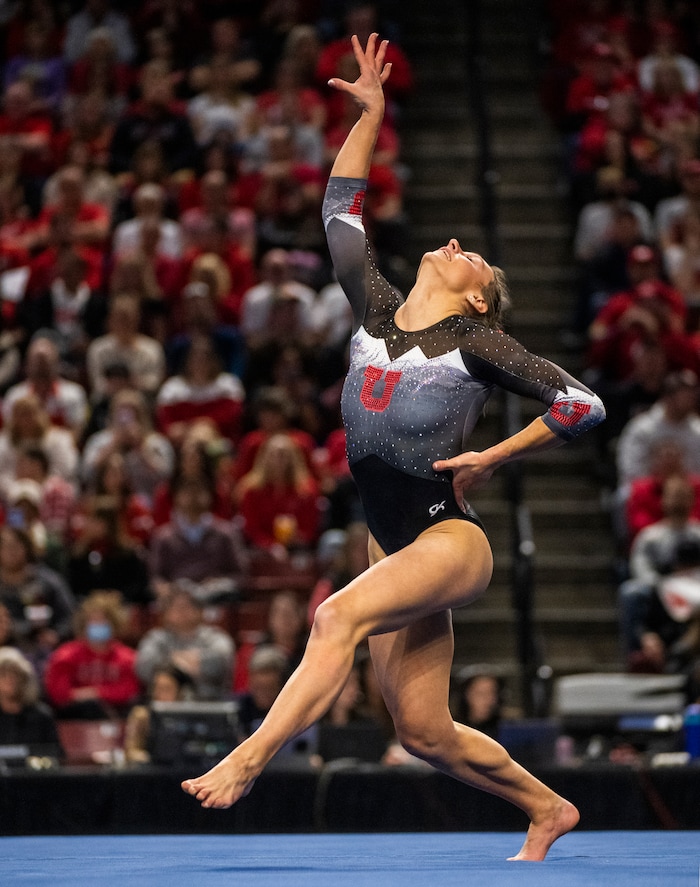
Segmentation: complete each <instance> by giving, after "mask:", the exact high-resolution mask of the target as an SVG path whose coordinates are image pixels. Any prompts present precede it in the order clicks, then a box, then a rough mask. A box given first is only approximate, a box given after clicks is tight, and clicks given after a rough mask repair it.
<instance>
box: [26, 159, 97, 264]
mask: <svg viewBox="0 0 700 887" xmlns="http://www.w3.org/2000/svg"><path fill="white" fill-rule="evenodd" d="M83 188H84V176H83V171H82V170H81V169H80V168H79V167H77V166H65V167H63V169H62V170H61V172H60V174H59V177H58V180H57V189H56V202H55V203H51V204H48V205H46V206H44V208H43V209H42V211H41V213H40V214H39V217H38V219H37V221H36V225H35V226H34V228H33V230H31V231H30V232H29V235H28V240H29V244H28V245H29V248H30V249H34V250H36V249H41V248H43V247H48V246H50V245H51V242H52V240H53V236H52V222H53V220H54V219H60V220H61V222H62V224H63V225H65V226H66V228H67V236H68V238H69V240H70V243H71V244H72V245H73V246H76V247H79V248H80V249H81V250H82V251H83V255H84V256H85V257H86V258H89V260H90V265H91V267H92V268H95V270H96V269H97V268H99V267H100V265H101V263H102V260H103V258H104V254H105V250H106V248H107V239H108V237H109V213H108V212H107V210H106V209H105V207H104V206H102V205H100V204H98V203H88V202H87V201H86V200H85V198H84V193H83Z"/></svg>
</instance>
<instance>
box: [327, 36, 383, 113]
mask: <svg viewBox="0 0 700 887" xmlns="http://www.w3.org/2000/svg"><path fill="white" fill-rule="evenodd" d="M378 40H379V35H378V34H370V35H369V38H368V40H367V46H366V47H365V49H362V47H361V46H360V41H359V40H358V39H357V37H356V36H355V35H354V34H353V36H352V51H353V53H354V54H355V59H356V61H357V64H358V67H359V68H360V76H359V77H358V78H357V80H355V82H354V83H349V82H348V81H347V80H341V79H340V78H339V77H332V78H331V79H330V80H329V81H328V85H329V86H332V87H333V88H334V89H338V90H340V91H341V92H347V93H348V94H349V95H351V96H352V97H353V98H354V99H355V101H356V102H357V104H358V105H359V106H360V107H361V108H362V110H363V111H378V112H380V113H382V114H383V113H384V89H383V86H384V84H385V83H386V81H387V79H388V77H389V74H390V73H391V62H387V63H386V64H385V63H384V57H385V55H386V48H387V46H388V45H389V41H388V40H382V41H381V42H380V43H379V47H377V41H378Z"/></svg>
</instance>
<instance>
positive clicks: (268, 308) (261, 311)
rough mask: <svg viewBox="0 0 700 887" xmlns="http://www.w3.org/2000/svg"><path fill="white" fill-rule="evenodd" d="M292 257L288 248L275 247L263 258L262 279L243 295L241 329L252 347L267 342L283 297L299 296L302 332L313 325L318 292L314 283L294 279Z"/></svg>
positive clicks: (298, 308)
mask: <svg viewBox="0 0 700 887" xmlns="http://www.w3.org/2000/svg"><path fill="white" fill-rule="evenodd" d="M292 274H293V268H292V264H291V257H290V255H289V253H288V252H287V251H286V250H283V249H271V250H269V251H268V252H267V253H265V255H264V256H263V257H262V259H261V262H260V283H258V284H256V285H255V286H254V287H252V288H251V289H250V290H248V292H247V293H246V294H245V295H244V297H243V303H242V306H241V330H242V331H243V334H244V336H245V337H246V341H247V342H248V344H249V347H252V348H255V347H258V346H259V345H261V344H263V343H264V342H265V341H266V340H267V339H268V338H269V336H270V326H271V323H272V315H273V313H274V311H275V308H276V307H277V306H278V305H279V303H280V302H281V301H283V300H284V299H285V298H286V299H295V300H296V302H297V303H298V307H297V308H296V314H297V319H298V326H299V328H300V330H301V331H302V333H305V334H307V335H308V334H310V332H311V330H312V329H313V318H312V313H311V309H312V306H313V304H314V299H315V292H314V290H313V289H311V287H309V286H306V285H305V284H303V283H299V282H298V281H296V280H294V279H293V276H292Z"/></svg>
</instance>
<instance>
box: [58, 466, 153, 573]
mask: <svg viewBox="0 0 700 887" xmlns="http://www.w3.org/2000/svg"><path fill="white" fill-rule="evenodd" d="M95 500H102V501H104V502H109V503H111V504H113V505H114V507H115V509H116V511H117V518H118V521H119V539H121V540H126V543H127V545H129V546H131V545H142V546H147V545H148V542H149V541H150V538H151V533H152V532H153V526H154V521H153V515H152V512H151V507H150V505H149V502H148V500H147V499H146V497H145V496H143V495H140V494H139V493H135V492H134V491H133V490H132V489H131V486H130V484H129V478H128V476H127V473H126V465H125V462H124V456H123V455H122V454H121V453H118V452H111V453H109V454H108V455H107V456H106V457H105V458H104V459H103V460H102V461H101V462H100V463H99V464H98V465H97V467H96V471H95V480H94V484H93V485H91V486H90V487H89V488H88V489H87V490H86V492H85V498H84V501H83V505H84V506H87V509H86V510H87V513H86V511H85V510H83V511H82V512H80V511H79V512H78V513H77V514H75V515H74V517H73V519H72V520H71V529H72V532H73V533H74V534H76V535H78V536H80V535H82V533H83V530H84V523H85V521H86V520H89V516H88V515H89V513H90V511H91V509H92V506H93V503H94V501H95ZM93 559H94V558H93Z"/></svg>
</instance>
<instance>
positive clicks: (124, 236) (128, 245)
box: [112, 182, 183, 259]
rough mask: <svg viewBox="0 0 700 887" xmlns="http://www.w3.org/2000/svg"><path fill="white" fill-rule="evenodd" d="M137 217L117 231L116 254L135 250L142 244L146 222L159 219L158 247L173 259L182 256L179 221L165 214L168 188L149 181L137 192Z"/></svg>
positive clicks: (114, 250) (135, 213)
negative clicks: (142, 234)
mask: <svg viewBox="0 0 700 887" xmlns="http://www.w3.org/2000/svg"><path fill="white" fill-rule="evenodd" d="M133 207H134V217H133V218H132V219H128V220H126V221H124V222H120V223H119V224H118V225H117V227H116V228H115V230H114V239H113V242H112V249H113V252H114V254H115V256H116V257H119V256H121V255H124V254H125V253H133V252H135V251H136V250H137V249H138V247H139V246H140V244H141V230H142V228H143V225H144V224H145V223H146V221H149V220H153V221H155V222H157V224H158V229H159V233H160V237H159V240H158V250H159V252H160V253H161V254H162V255H164V256H168V257H169V258H171V259H179V258H181V256H182V251H183V244H182V230H181V228H180V223H179V222H175V221H173V220H172V219H167V218H165V216H164V211H165V191H164V189H163V188H162V187H161V186H160V185H158V184H156V183H155V182H146V183H144V184H143V185H139V187H138V188H137V189H136V190H135V191H134V195H133Z"/></svg>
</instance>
